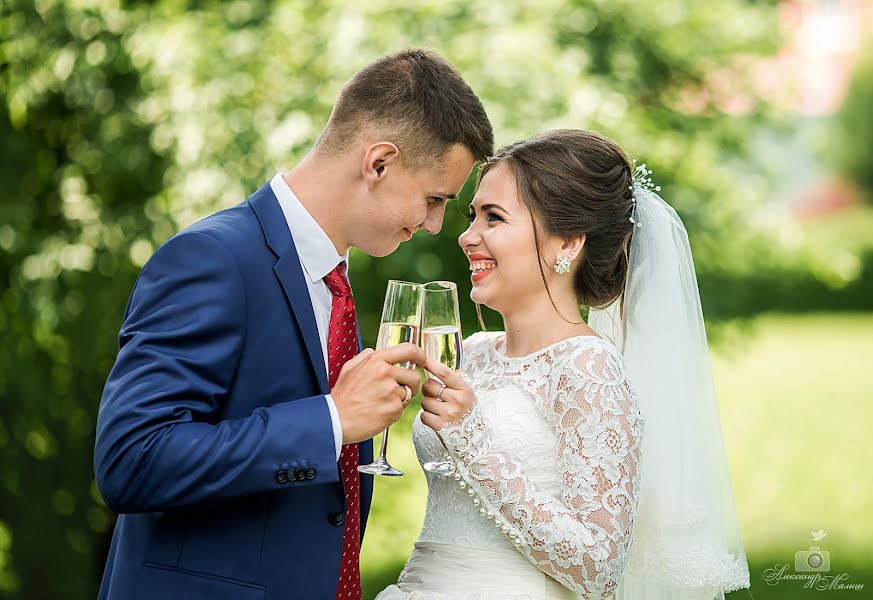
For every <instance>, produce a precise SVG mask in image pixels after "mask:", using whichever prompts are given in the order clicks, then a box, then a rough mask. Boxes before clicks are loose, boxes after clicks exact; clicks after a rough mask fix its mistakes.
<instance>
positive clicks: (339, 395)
mask: <svg viewBox="0 0 873 600" xmlns="http://www.w3.org/2000/svg"><path fill="white" fill-rule="evenodd" d="M426 362H427V357H426V356H425V354H424V350H422V349H421V348H419V347H418V346H416V345H415V344H409V343H406V344H399V345H397V346H391V347H390V348H385V349H384V350H371V349H369V348H367V349H366V350H364V351H363V352H361V353H360V354H358V355H357V356H355V357H354V358H352V359H351V360H349V361H348V362H347V363H346V364H345V365H343V368H342V369H341V370H340V374H339V377H338V378H337V381H336V384H335V385H334V386H333V389H332V390H331V392H330V393H331V396H333V401H334V403H335V404H336V409H337V412H338V413H339V419H340V424H341V425H342V428H343V444H353V443H355V442H361V441H363V440H368V439H370V438H371V437H373V436H374V435H376V434H377V433H379V432H381V431H384V430H385V428H386V427H388V426H389V425H391V424H392V423H395V422H396V421H397V420H398V419H399V418H400V417H401V415H403V409H404V408H406V406H407V405H408V404H409V399H410V398H411V397H412V396H415V395H416V394H417V393H418V389H419V386H420V385H421V376H420V375H419V374H418V371H416V370H415V369H403V368H400V367H398V366H396V365H399V364H404V363H412V364H415V365H417V366H424V364H425V363H426ZM407 388H408V389H407Z"/></svg>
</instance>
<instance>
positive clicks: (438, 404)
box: [421, 396, 448, 419]
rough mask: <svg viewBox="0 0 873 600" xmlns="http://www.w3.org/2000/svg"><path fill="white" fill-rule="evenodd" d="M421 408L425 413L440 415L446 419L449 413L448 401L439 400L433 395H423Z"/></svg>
mask: <svg viewBox="0 0 873 600" xmlns="http://www.w3.org/2000/svg"><path fill="white" fill-rule="evenodd" d="M421 408H422V409H423V410H424V412H425V414H431V415H435V416H439V417H441V418H443V419H445V417H446V415H447V414H448V408H447V407H446V403H445V402H442V401H441V400H437V399H436V398H434V397H433V396H422V397H421Z"/></svg>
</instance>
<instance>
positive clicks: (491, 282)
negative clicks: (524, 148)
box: [458, 164, 549, 313]
mask: <svg viewBox="0 0 873 600" xmlns="http://www.w3.org/2000/svg"><path fill="white" fill-rule="evenodd" d="M470 220H471V223H470V227H469V228H467V230H466V231H465V232H464V233H462V234H461V235H460V237H459V238H458V243H459V244H460V246H461V248H462V249H463V250H464V252H465V253H466V254H467V257H468V258H469V260H470V270H471V272H470V279H471V280H472V282H473V290H472V291H471V292H470V298H472V300H473V301H474V302H477V303H479V304H484V305H486V306H488V307H489V308H492V309H494V310H496V311H498V312H500V313H505V312H506V311H507V310H511V309H512V307H513V306H518V305H522V304H523V303H525V302H526V301H528V300H530V299H531V298H532V297H534V296H536V295H538V294H545V293H546V291H545V287H544V286H543V279H542V275H541V273H540V269H539V266H538V265H537V260H538V258H537V249H536V239H535V238H534V230H533V222H532V221H531V214H530V211H529V210H528V209H527V207H526V206H525V205H524V203H523V202H522V201H521V200H520V199H519V197H518V189H517V187H516V183H515V177H514V176H513V174H512V169H510V168H509V167H508V166H507V165H506V164H499V165H497V166H495V167H493V168H492V169H491V170H490V171H488V172H487V173H486V174H485V176H484V177H483V178H482V181H481V182H480V184H479V189H478V191H477V192H476V196H475V197H474V198H473V203H472V204H471V205H470ZM544 241H545V240H544ZM543 246H544V247H543V253H546V252H548V251H549V250H548V249H547V248H546V246H549V244H548V243H545V244H543ZM543 258H544V260H546V261H548V257H546V256H544V257H543ZM546 264H548V263H546Z"/></svg>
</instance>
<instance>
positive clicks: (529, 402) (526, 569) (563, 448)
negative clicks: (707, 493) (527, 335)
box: [377, 332, 643, 600]
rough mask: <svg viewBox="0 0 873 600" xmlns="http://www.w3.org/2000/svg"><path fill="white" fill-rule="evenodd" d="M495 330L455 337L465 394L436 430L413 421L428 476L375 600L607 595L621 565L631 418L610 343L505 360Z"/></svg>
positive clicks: (632, 504)
mask: <svg viewBox="0 0 873 600" xmlns="http://www.w3.org/2000/svg"><path fill="white" fill-rule="evenodd" d="M501 339H502V333H500V332H488V333H477V334H475V335H473V336H471V337H469V338H468V339H467V340H465V341H464V354H465V358H464V368H463V370H462V374H463V377H464V380H465V381H466V382H467V383H468V384H469V385H470V386H471V387H472V388H473V390H474V391H475V393H476V397H477V402H476V405H475V406H474V408H473V410H472V412H471V413H470V414H469V415H468V416H467V417H466V418H465V419H464V421H463V422H461V423H459V424H456V425H453V426H451V427H447V428H445V429H443V431H442V432H441V437H442V439H443V441H444V443H445V446H443V443H441V442H440V439H439V437H437V435H436V434H435V433H434V432H433V430H431V429H430V428H428V427H426V426H425V425H424V424H422V423H421V420H420V419H419V418H416V421H415V425H414V429H413V436H414V441H415V447H416V451H417V453H418V458H419V461H420V462H422V463H423V462H426V461H430V460H442V459H444V458H445V457H446V456H448V457H450V458H451V460H452V461H453V462H455V464H456V467H457V473H456V474H455V476H454V477H441V476H439V475H433V474H430V473H427V474H426V475H427V483H428V489H429V493H428V504H427V513H426V515H425V519H424V525H423V527H422V531H421V534H420V536H419V538H418V541H417V542H416V544H415V549H414V551H413V553H412V556H411V557H410V558H409V561H408V562H407V563H406V566H405V568H404V569H403V572H402V573H401V574H400V578H399V580H398V582H397V584H396V585H392V586H390V587H388V588H387V589H385V590H383V591H382V592H381V593H380V594H379V595H378V596H377V600H443V599H448V598H453V599H456V598H462V599H466V600H474V599H475V600H497V599H498V598H499V599H501V600H504V599H512V600H522V599H529V600H545V599H547V598H548V599H551V598H562V599H563V598H568V599H569V598H580V597H581V598H606V597H608V596H609V595H610V594H612V592H613V591H614V590H615V587H616V585H617V584H618V582H619V581H620V580H621V577H622V573H623V571H624V568H625V565H626V562H627V556H628V550H629V547H630V544H631V540H632V533H633V522H634V514H635V511H636V507H637V500H638V496H639V482H640V473H639V471H638V465H639V463H640V442H641V438H642V430H643V419H642V416H641V415H640V411H639V407H638V403H637V398H636V396H635V394H634V392H633V389H632V388H631V386H630V384H629V382H628V380H627V377H626V374H625V368H624V363H623V361H622V357H621V354H620V353H619V351H618V350H617V349H616V348H615V347H614V346H613V345H612V344H611V343H609V342H608V341H606V340H604V339H601V338H599V337H594V336H580V337H573V338H569V339H566V340H562V341H560V342H558V343H556V344H552V345H551V346H548V347H546V348H543V349H542V350H540V351H538V352H535V353H534V354H531V355H529V356H525V357H519V358H507V357H505V356H504V355H503V354H502V353H501V352H500V351H499V350H498V349H497V348H496V347H495V344H496V343H497V342H498V341H500V340H501Z"/></svg>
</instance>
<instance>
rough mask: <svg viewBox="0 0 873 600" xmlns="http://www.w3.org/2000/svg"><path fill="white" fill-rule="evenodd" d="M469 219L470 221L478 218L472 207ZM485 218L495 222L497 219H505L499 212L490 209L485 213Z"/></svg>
mask: <svg viewBox="0 0 873 600" xmlns="http://www.w3.org/2000/svg"><path fill="white" fill-rule="evenodd" d="M467 220H468V221H470V223H472V222H473V221H475V220H476V213H475V212H474V211H473V209H470V212H469V213H468V214H467ZM485 220H486V221H488V222H489V223H493V222H495V221H502V220H503V219H502V218H501V217H500V215H498V214H497V213H495V212H491V211H488V212H486V213H485Z"/></svg>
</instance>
